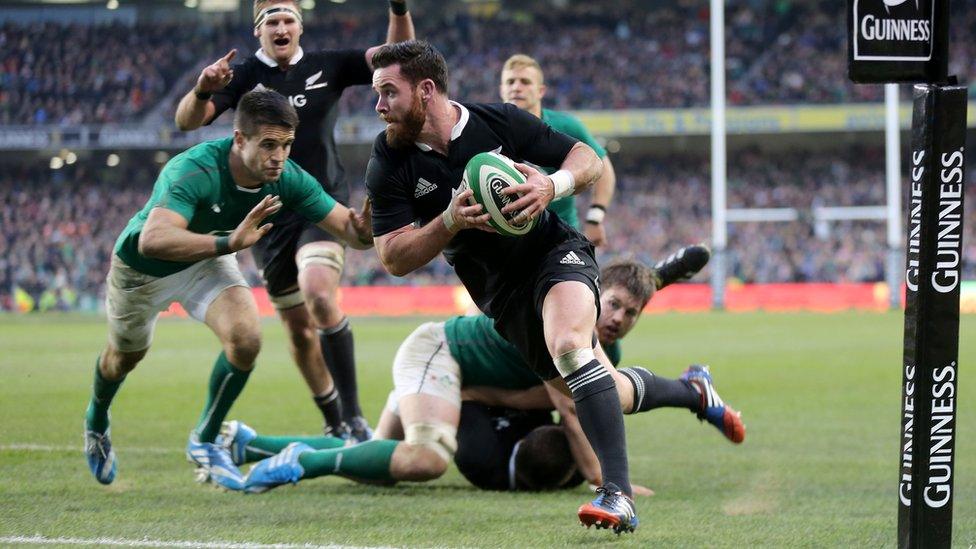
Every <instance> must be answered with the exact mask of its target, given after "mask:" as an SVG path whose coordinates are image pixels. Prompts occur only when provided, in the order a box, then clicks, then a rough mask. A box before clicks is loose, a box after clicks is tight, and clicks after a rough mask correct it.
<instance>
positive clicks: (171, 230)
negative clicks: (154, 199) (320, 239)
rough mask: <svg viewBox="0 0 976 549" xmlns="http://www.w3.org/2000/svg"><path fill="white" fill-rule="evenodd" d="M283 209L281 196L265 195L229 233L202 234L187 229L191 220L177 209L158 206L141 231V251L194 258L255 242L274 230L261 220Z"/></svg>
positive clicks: (154, 255)
mask: <svg viewBox="0 0 976 549" xmlns="http://www.w3.org/2000/svg"><path fill="white" fill-rule="evenodd" d="M280 209H281V201H280V200H279V199H278V197H277V196H266V197H264V198H263V199H262V200H261V201H260V202H258V204H257V205H256V206H254V208H253V209H252V210H251V211H250V212H249V213H248V214H247V216H245V217H244V220H243V221H241V223H240V225H238V226H237V228H236V229H234V231H233V232H232V233H231V234H230V235H228V236H213V235H209V234H199V233H195V232H192V231H190V230H188V229H187V227H189V225H190V222H189V220H188V219H187V218H185V217H183V216H182V215H180V214H178V213H176V212H175V211H173V210H170V209H167V208H163V207H156V208H153V209H152V210H151V211H150V212H149V218H148V219H146V224H145V225H144V226H143V227H142V232H141V233H140V234H139V253H140V254H142V255H144V256H146V257H151V258H154V259H164V260H166V261H183V262H192V261H200V260H201V259H207V258H209V257H214V256H218V255H224V254H229V253H233V252H236V251H238V250H243V249H244V248H248V247H250V246H253V245H254V243H255V242H257V241H258V240H260V239H261V237H262V236H264V235H265V234H267V232H268V231H270V230H271V223H264V224H262V223H261V222H262V221H263V220H264V218H266V217H268V216H269V215H272V214H274V213H276V212H277V211H278V210H280Z"/></svg>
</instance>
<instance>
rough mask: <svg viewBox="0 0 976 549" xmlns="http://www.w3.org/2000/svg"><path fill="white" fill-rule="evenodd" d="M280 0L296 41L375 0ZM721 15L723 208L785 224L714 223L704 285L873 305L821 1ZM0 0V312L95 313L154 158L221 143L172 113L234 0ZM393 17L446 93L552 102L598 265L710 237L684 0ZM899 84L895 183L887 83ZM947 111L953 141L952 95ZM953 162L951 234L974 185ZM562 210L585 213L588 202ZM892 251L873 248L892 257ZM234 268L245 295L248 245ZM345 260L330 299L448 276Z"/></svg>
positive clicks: (693, 35)
mask: <svg viewBox="0 0 976 549" xmlns="http://www.w3.org/2000/svg"><path fill="white" fill-rule="evenodd" d="M964 4H965V3H964V2H953V3H952V6H953V10H954V13H953V15H952V17H951V21H952V26H951V29H950V48H951V52H950V74H956V75H958V76H959V78H960V82H961V83H967V82H969V80H970V78H971V76H972V75H973V74H974V73H976V42H974V41H973V40H972V39H971V38H972V37H973V36H976V10H965V9H964ZM302 5H303V8H304V10H305V33H304V36H303V37H302V46H303V47H304V48H305V49H306V50H313V49H331V48H351V47H356V48H365V47H369V46H372V45H376V44H380V43H382V42H383V41H384V40H385V34H386V25H387V10H386V2H381V1H379V0H377V1H362V0H360V1H356V0H350V1H348V2H335V1H329V0H317V1H314V2H313V1H311V0H305V1H303V2H302ZM725 6H726V7H725V29H724V30H725V53H726V56H725V63H726V101H727V104H728V111H727V117H728V146H727V148H728V155H727V178H726V181H725V182H726V185H727V194H726V196H727V205H728V208H729V209H730V210H736V209H739V210H743V211H759V210H762V211H765V212H767V214H769V212H771V211H773V210H771V209H777V210H776V211H779V212H785V214H784V215H782V216H781V217H782V220H779V221H774V222H769V221H768V220H767V221H762V222H760V221H747V220H739V221H734V222H729V223H728V225H727V229H728V244H727V254H726V261H725V268H724V272H723V273H721V275H720V277H721V279H722V281H723V283H724V284H725V285H726V286H727V287H728V288H731V289H735V288H738V287H754V286H752V285H762V284H774V283H775V284H781V283H782V284H794V283H800V284H806V283H829V284H839V285H844V284H861V285H870V286H864V287H868V288H873V290H872V291H873V292H874V294H875V296H876V297H877V299H876V301H878V302H879V303H881V304H882V306H884V305H885V304H886V303H887V301H886V297H884V296H885V295H887V294H886V293H885V292H887V286H883V285H882V286H878V285H879V284H881V283H883V281H885V279H886V278H885V276H886V272H885V269H886V257H887V255H888V253H889V248H888V243H887V238H886V226H885V220H884V218H883V207H884V206H885V204H886V201H887V200H888V197H886V191H885V140H884V131H883V129H884V89H883V86H881V85H857V86H855V85H854V84H852V83H851V82H850V81H849V80H848V79H847V76H846V75H847V50H846V48H847V45H846V31H845V25H846V14H845V12H844V10H843V9H842V6H841V5H840V3H838V2H836V1H821V0H804V1H803V2H800V1H793V0H728V1H727V2H726V4H725ZM0 8H2V9H0V310H5V311H21V312H29V311H38V310H52V309H53V310H84V311H98V310H99V309H100V308H101V307H102V300H103V295H104V288H103V286H104V278H105V274H106V272H107V270H108V261H109V257H110V254H111V253H112V246H113V244H114V241H115V238H116V236H117V235H118V233H119V231H120V230H121V229H122V228H123V227H124V225H125V223H126V222H127V220H128V219H129V217H131V216H132V215H133V214H134V213H135V212H136V211H137V210H138V209H139V208H140V207H141V206H142V205H143V203H144V202H145V200H146V198H147V197H148V195H149V192H150V190H151V188H152V184H153V182H154V180H155V177H156V175H157V173H158V171H159V169H160V167H161V166H162V165H163V164H164V163H165V162H166V161H167V160H168V159H169V158H170V157H171V156H172V155H174V154H177V153H179V152H180V151H182V150H183V149H185V148H187V147H188V146H190V145H193V144H195V143H198V142H200V141H203V140H206V139H212V138H216V137H223V136H225V135H229V117H228V116H226V115H225V116H224V117H223V118H221V119H219V120H218V121H217V122H216V123H215V124H214V125H213V126H210V127H208V128H205V129H203V130H201V131H197V132H190V133H182V132H178V131H176V129H175V126H174V123H173V115H174V112H175V107H176V104H177V102H178V100H179V99H180V97H181V96H182V95H183V94H185V93H186V92H187V91H188V90H189V89H190V88H191V87H192V85H193V83H194V82H195V80H196V78H197V76H198V74H199V72H200V70H201V69H202V68H203V67H204V66H205V65H207V64H209V63H211V62H213V61H214V60H215V59H216V58H217V57H219V56H221V55H223V54H224V53H226V52H227V51H228V50H229V49H230V48H238V50H239V54H243V55H239V56H238V60H240V59H241V58H242V57H243V56H244V55H247V54H250V53H253V52H254V51H255V50H256V49H257V47H258V46H257V40H256V39H255V38H254V37H253V35H252V34H251V31H250V29H251V3H250V2H249V1H239V0H185V2H183V1H174V2H169V1H163V2H139V1H132V0H109V1H108V2H107V3H106V2H91V3H89V2H70V1H65V0H51V1H50V2H10V1H5V2H0ZM410 8H411V12H412V14H413V18H414V22H415V24H416V27H417V36H418V38H422V39H425V40H428V41H430V42H432V43H433V44H434V45H435V46H437V48H438V49H440V50H441V51H442V52H443V53H444V54H445V56H446V57H447V60H448V65H449V67H450V70H451V75H450V79H451V90H450V92H451V96H452V97H453V98H455V99H458V100H460V101H468V102H496V101H499V97H498V83H499V73H500V69H501V64H502V62H503V61H504V60H505V59H506V58H507V57H508V56H509V55H511V54H514V53H527V54H529V55H532V56H534V57H535V58H536V59H538V60H539V62H540V63H541V65H542V67H543V69H544V71H545V77H546V84H547V85H548V88H549V89H548V93H547V96H546V99H545V101H544V106H546V107H548V108H554V109H560V110H568V111H572V112H573V113H574V114H576V115H577V116H579V117H580V118H581V119H582V120H583V122H584V124H585V125H587V127H588V128H589V129H590V131H591V132H592V133H594V135H596V136H597V138H598V139H599V140H600V142H601V143H603V144H604V145H605V147H606V148H607V150H608V151H609V153H610V156H611V158H612V159H613V162H614V166H615V168H616V171H617V178H618V180H617V194H616V197H615V199H614V202H613V204H612V205H611V206H610V214H609V215H608V222H607V223H608V225H607V234H608V238H609V244H608V245H607V246H605V247H602V248H600V250H599V254H600V260H601V262H602V261H605V260H607V259H610V258H612V257H616V256H620V255H627V256H633V257H637V258H639V259H641V260H643V261H646V262H654V261H656V260H658V259H662V258H664V257H665V256H666V255H667V254H669V253H670V252H671V251H673V250H675V249H677V248H678V247H680V246H683V245H687V244H691V243H695V242H703V241H704V242H708V241H709V240H710V238H711V237H712V223H711V220H712V198H711V185H712V183H711V168H710V164H711V162H710V152H709V146H710V137H709V131H710V122H709V120H710V117H709V105H710V92H709V89H710V88H709V71H710V62H709V53H710V51H709V43H710V41H709V10H708V4H707V2H704V1H701V0H695V1H688V0H649V1H643V2H641V1H635V0H631V1H623V0H614V1H604V0H590V1H585V2H583V1H573V0H518V1H508V0H506V1H451V0H445V1H428V0H410ZM899 93H900V99H901V101H902V108H901V110H900V124H901V127H902V135H901V149H902V154H901V162H902V169H901V173H902V174H903V184H902V185H901V188H902V190H903V192H904V191H905V190H907V179H905V177H906V176H907V173H908V170H907V167H906V166H907V161H908V159H909V155H908V154H907V151H908V144H909V143H908V141H909V139H908V131H907V129H908V127H909V125H910V117H911V105H910V101H911V88H910V86H900V89H899ZM970 97H971V98H972V100H976V88H971V89H970ZM374 101H375V94H373V93H372V91H371V90H370V89H369V88H368V87H361V88H350V89H349V90H347V91H346V93H345V95H344V97H343V101H342V105H341V115H340V121H339V124H338V127H337V139H338V141H339V143H340V154H341V156H342V159H343V162H344V163H345V166H346V172H347V178H348V180H349V181H350V183H351V185H352V188H353V196H354V199H353V205H354V206H357V207H358V205H359V204H360V203H361V200H362V196H363V190H362V189H363V184H362V176H363V173H364V170H365V164H366V161H367V159H368V157H369V151H370V146H371V144H372V140H373V138H374V137H375V135H376V134H377V133H378V132H379V131H381V130H382V128H383V125H382V123H381V121H379V120H378V118H377V117H376V115H375V113H374V112H373V110H372V108H373V103H374ZM969 112H970V123H969V127H970V128H973V127H974V125H976V124H974V122H973V118H974V113H976V105H974V104H973V103H972V102H971V103H970V108H969ZM970 134H972V129H971V130H970ZM969 137H970V139H971V141H970V142H971V143H972V142H973V141H972V138H973V136H972V135H970V136H969ZM967 156H968V158H967V165H968V166H969V168H970V169H969V170H968V173H967V179H968V181H967V183H969V184H968V185H967V192H966V194H967V199H966V212H967V213H966V215H967V218H968V219H970V220H971V219H972V217H971V212H972V208H973V207H974V206H976V201H974V198H976V197H974V196H973V193H974V192H976V191H974V188H976V187H974V186H973V185H972V183H973V179H974V175H973V174H974V173H976V172H974V170H973V169H972V166H973V165H974V164H973V158H972V154H968V155H967ZM579 202H580V207H581V208H582V209H585V208H586V206H587V203H588V197H587V196H586V195H584V196H583V197H582V200H580V201H579ZM901 203H902V204H905V200H904V199H902V202H901ZM850 206H862V207H866V208H867V209H865V210H863V211H864V212H867V214H866V216H865V217H866V218H864V219H849V220H844V219H840V220H838V219H833V218H830V217H829V216H825V215H822V212H823V211H825V210H823V209H824V208H836V207H850ZM879 208H880V209H879ZM757 209H758V210H757ZM872 212H881V213H879V214H878V215H873V213H872ZM872 216H873V217H875V218H872ZM742 217H743V218H744V219H747V218H749V216H742ZM765 217H769V215H765ZM774 217H775V216H774ZM730 219H731V217H730ZM900 219H901V222H902V223H904V219H905V214H904V213H902V214H901V216H900ZM974 229H976V224H974V223H972V222H969V223H968V226H967V227H966V232H965V236H964V264H963V273H964V278H965V279H967V280H976V239H974V238H973V236H974V234H973V231H974ZM901 234H902V237H901V239H902V241H903V240H904V236H903V235H904V230H902V231H901ZM901 248H902V251H900V252H899V249H898V248H897V247H896V248H895V249H894V252H896V253H901V254H902V255H901V257H902V259H901V262H902V265H903V263H904V259H903V242H902V245H901ZM239 260H240V261H241V264H242V266H243V267H244V270H245V273H246V275H247V277H248V279H249V281H250V282H252V284H254V285H255V286H259V285H260V276H259V275H258V273H257V270H256V268H255V266H254V262H253V260H252V259H251V258H250V256H249V254H247V253H241V254H239ZM346 265H347V268H346V275H345V276H344V284H346V285H348V286H373V287H375V286H452V285H456V284H457V280H456V278H455V277H454V274H453V272H452V271H451V269H450V268H449V267H448V266H447V265H446V264H445V263H444V262H443V261H442V260H440V259H438V260H436V261H435V262H433V263H432V264H430V265H428V266H427V267H425V268H424V269H422V270H421V271H419V272H418V273H415V274H412V275H410V276H408V277H406V278H394V277H391V276H390V275H388V274H386V273H385V272H384V271H383V269H382V267H381V266H380V264H379V261H378V259H377V258H376V255H375V253H374V252H372V251H370V252H350V253H349V254H348V256H347V263H346ZM706 270H707V269H706ZM709 275H710V273H706V274H704V275H702V276H701V277H700V279H698V280H697V281H698V282H707V281H708V280H709ZM901 281H902V282H903V275H901ZM968 286H969V285H966V286H965V287H964V292H966V288H967V287H968ZM755 287H757V288H761V287H762V286H755ZM838 287H840V286H838ZM797 288H800V291H802V287H797ZM700 289H707V288H705V287H702V288H700ZM879 292H880V293H879ZM964 300H965V297H964Z"/></svg>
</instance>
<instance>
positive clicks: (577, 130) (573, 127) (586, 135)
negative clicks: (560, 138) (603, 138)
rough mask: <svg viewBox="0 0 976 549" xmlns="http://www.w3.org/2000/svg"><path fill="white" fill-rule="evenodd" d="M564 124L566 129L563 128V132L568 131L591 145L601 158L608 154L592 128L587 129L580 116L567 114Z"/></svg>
mask: <svg viewBox="0 0 976 549" xmlns="http://www.w3.org/2000/svg"><path fill="white" fill-rule="evenodd" d="M563 124H565V126H564V129H562V130H561V131H562V132H563V133H567V134H569V135H571V136H573V137H575V138H576V139H579V140H580V141H582V142H583V143H586V144H587V145H589V146H590V147H591V148H592V149H593V150H594V151H596V154H597V156H599V157H600V158H604V157H606V156H607V150H606V149H604V148H603V146H602V145H600V144H599V143H597V141H596V138H595V137H593V134H591V133H590V130H588V129H586V126H584V125H583V123H582V122H580V119H579V118H576V117H575V116H571V115H566V119H565V121H564V122H563Z"/></svg>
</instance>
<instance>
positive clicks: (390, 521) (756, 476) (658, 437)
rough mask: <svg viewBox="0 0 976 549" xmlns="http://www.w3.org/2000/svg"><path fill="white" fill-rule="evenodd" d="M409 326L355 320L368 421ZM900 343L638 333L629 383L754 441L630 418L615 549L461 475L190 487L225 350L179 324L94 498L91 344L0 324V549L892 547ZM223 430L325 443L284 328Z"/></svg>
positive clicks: (816, 335) (571, 505) (763, 328)
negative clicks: (55, 545) (637, 382)
mask: <svg viewBox="0 0 976 549" xmlns="http://www.w3.org/2000/svg"><path fill="white" fill-rule="evenodd" d="M418 323H419V320H417V319H404V320H386V319H358V320H354V324H353V325H354V329H355V334H356V343H357V356H358V360H359V379H360V388H361V396H362V400H363V402H364V405H365V408H366V412H367V415H368V416H369V417H370V419H371V421H375V419H376V418H377V417H378V414H379V411H380V409H381V407H382V405H383V403H384V401H385V398H386V395H387V393H388V391H389V389H390V387H391V380H390V361H391V359H392V357H393V354H394V352H395V350H396V347H397V345H398V344H399V342H400V341H401V340H402V339H403V337H405V336H406V335H407V334H408V333H409V332H410V331H411V330H412V329H413V327H415V326H416V325H417V324H418ZM901 333H902V317H901V315H899V314H856V313H849V314H838V315H813V314H796V315H793V314H789V315H788V314H700V315H659V316H648V317H646V318H644V319H643V320H642V321H641V322H640V323H639V324H638V326H637V328H636V330H635V331H634V333H633V334H632V335H631V336H630V337H629V338H628V339H627V341H626V342H625V346H624V363H625V364H626V365H633V364H640V365H645V366H647V367H649V368H650V369H652V370H653V371H654V372H656V373H658V374H660V375H667V376H677V375H678V374H679V373H680V372H681V370H682V369H683V368H684V367H685V366H686V365H687V364H689V363H691V362H704V363H708V364H711V365H712V372H713V374H714V377H715V380H716V388H717V389H718V391H719V392H720V394H721V395H722V396H723V398H725V400H726V401H727V402H729V403H731V404H732V405H733V406H735V407H736V408H738V409H740V410H742V412H743V417H744V419H745V421H746V424H747V426H748V433H747V437H746V442H745V443H744V444H743V445H741V446H734V445H732V444H729V443H728V442H726V441H725V439H724V438H722V437H721V436H720V435H719V434H718V433H717V431H716V430H715V429H713V428H712V427H711V426H708V425H707V424H699V422H698V421H697V420H696V419H695V418H694V417H693V416H692V415H691V414H689V413H688V412H685V411H681V410H663V411H656V412H652V413H650V414H645V415H642V416H636V417H628V418H627V428H628V431H627V433H628V440H629V448H630V456H631V476H632V479H633V481H634V482H637V483H640V484H644V485H647V486H650V487H651V488H653V489H654V490H655V491H656V492H657V495H656V496H654V497H651V498H638V501H637V508H638V512H639V516H640V519H641V526H640V528H639V529H638V530H637V532H636V533H635V534H633V535H625V536H622V537H620V538H619V539H618V538H617V537H616V536H614V535H613V534H609V533H607V532H606V531H595V530H589V531H588V530H585V529H583V528H580V527H579V526H578V525H577V523H576V517H575V510H576V507H577V506H579V505H580V504H581V503H582V502H583V501H585V500H586V499H587V498H588V497H589V493H588V492H586V491H585V490H584V489H583V488H580V489H577V490H572V491H565V492H559V493H547V494H510V493H491V492H482V491H479V490H476V489H474V488H473V487H471V486H469V485H468V484H467V483H466V482H465V481H464V479H463V478H461V476H460V475H459V474H458V473H457V472H456V471H455V470H453V469H452V470H451V471H450V472H449V473H448V474H447V475H446V476H445V477H444V478H442V479H440V480H438V481H436V482H433V483H428V484H401V485H399V486H397V487H394V488H380V487H370V486H359V485H356V484H353V483H352V482H349V481H346V480H343V479H337V478H327V479H316V480H312V481H307V482H304V483H302V484H300V485H299V486H297V487H282V488H279V489H277V490H274V491H271V492H269V493H267V494H263V495H257V496H243V495H240V494H232V493H223V492H219V491H216V490H214V489H210V488H207V487H204V486H200V485H197V484H195V483H194V482H193V481H192V468H191V467H190V465H189V464H187V463H186V462H185V460H184V458H183V455H182V453H183V448H184V445H185V443H186V437H187V434H188V432H189V429H190V428H191V427H192V425H193V424H194V422H195V420H196V419H197V417H198V415H199V413H200V408H201V407H202V405H203V399H204V393H205V390H206V389H205V388H206V380H207V378H208V376H209V371H210V367H211V365H212V363H213V359H214V357H215V356H216V354H217V352H218V346H217V342H216V339H215V338H214V337H213V336H212V335H211V334H210V333H209V332H208V331H207V329H206V328H205V327H203V326H202V325H199V324H196V323H193V322H191V321H165V322H160V324H159V327H158V330H157V333H156V339H155V342H154V347H153V350H152V351H151V352H150V353H149V356H148V357H147V359H146V360H145V361H144V362H143V364H141V365H140V367H139V368H138V369H137V370H136V371H135V372H134V373H133V374H132V375H130V377H129V379H128V380H127V381H126V384H125V385H124V386H123V388H122V390H121V391H120V393H119V395H118V397H117V398H116V401H115V405H114V406H113V442H114V444H115V448H116V451H117V453H118V456H119V460H120V464H119V476H118V478H117V479H116V481H115V483H114V484H113V485H112V486H109V487H102V486H101V485H99V484H97V483H96V482H95V481H94V479H93V478H92V477H91V475H90V474H89V472H88V469H87V467H86V466H85V461H84V456H83V455H82V453H81V452H80V449H81V445H82V444H81V443H82V432H81V431H82V417H83V413H84V409H85V405H86V402H87V399H88V394H89V388H90V384H91V376H92V368H93V365H94V361H95V356H96V353H97V352H98V351H99V349H100V347H101V345H102V342H103V341H104V340H105V327H104V325H103V324H102V322H100V321H98V320H97V319H89V318H80V317H59V316H37V317H26V318H24V317H0V418H2V421H0V479H2V482H0V545H10V544H14V543H16V542H17V540H21V541H23V540H25V539H27V538H30V539H33V540H34V542H39V540H42V539H44V540H61V542H63V543H65V544H67V543H69V542H72V543H73V542H77V543H89V542H92V540H96V539H99V538H103V542H108V541H114V542H119V543H131V544H138V543H142V542H138V540H148V541H145V543H147V544H148V543H155V542H159V541H165V542H176V543H182V544H183V545H179V546H183V547H190V546H195V545H192V544H193V543H239V544H273V543H279V544H315V545H330V544H337V545H354V546H413V547H432V546H439V547H457V546H464V547H558V546H581V545H582V546H590V545H604V544H612V545H614V546H618V547H649V546H656V547H730V546H733V547H734V546H738V547H748V546H753V547H754V546H763V547H797V546H811V547H884V546H893V545H895V531H896V510H897V495H896V489H897V476H898V453H899V452H898V445H899V429H900V425H899V415H900V402H899V401H900V397H901V388H900V383H901V366H900V365H901V360H902V359H901V353H902V351H901ZM974 341H976V318H973V317H964V319H963V323H962V333H961V342H962V343H961V350H960V364H961V372H960V374H961V375H960V377H961V381H960V383H959V394H958V401H957V402H958V415H957V442H956V463H955V471H954V472H955V486H954V496H955V524H954V534H953V544H954V545H956V546H959V547H971V546H972V545H973V544H976V384H974V383H971V382H970V375H969V374H968V371H969V370H970V369H971V368H969V366H971V365H973V364H976V345H974V344H973V342H974ZM231 417H232V418H237V419H242V420H244V421H246V422H247V423H249V424H250V425H252V426H254V427H256V428H257V430H258V432H266V433H280V434H285V433H314V432H316V431H317V430H318V429H319V427H320V418H319V416H318V411H317V410H316V409H315V407H314V406H313V404H312V402H311V399H310V398H309V396H308V393H307V389H306V388H305V387H304V385H303V383H302V382H301V380H300V378H299V375H298V373H297V370H296V369H295V367H294V366H293V365H292V364H291V362H290V360H289V359H288V357H287V353H286V351H285V346H284V335H283V331H282V329H281V327H280V326H279V324H278V323H277V322H274V321H269V322H267V323H266V324H265V337H264V350H263V351H262V354H261V357H260V358H259V363H258V369H257V370H256V371H255V373H254V374H253V375H252V377H251V379H250V382H249V384H248V387H247V388H246V389H245V391H244V394H243V395H242V397H241V399H240V400H239V401H238V403H237V405H236V406H235V408H234V409H233V410H232V412H231ZM31 536H38V537H34V538H31ZM132 540H136V541H132ZM156 546H159V545H158V543H157V545H156ZM249 546H253V545H240V547H249Z"/></svg>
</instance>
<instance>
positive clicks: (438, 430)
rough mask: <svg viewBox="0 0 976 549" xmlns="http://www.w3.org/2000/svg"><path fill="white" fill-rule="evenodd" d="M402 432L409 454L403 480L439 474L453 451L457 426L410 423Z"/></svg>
mask: <svg viewBox="0 0 976 549" xmlns="http://www.w3.org/2000/svg"><path fill="white" fill-rule="evenodd" d="M404 432H405V436H404V442H406V447H407V448H409V450H408V451H409V452H410V455H411V459H409V460H408V465H407V467H406V468H405V471H404V473H405V475H406V476H407V477H408V478H405V479H404V480H432V479H435V478H438V477H440V476H441V475H443V474H444V473H445V472H446V471H447V467H448V465H449V464H450V462H451V459H452V457H453V456H454V453H455V452H456V451H457V428H456V427H453V426H451V425H448V424H446V423H413V424H411V425H408V426H407V427H406V429H405V430H404Z"/></svg>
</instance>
